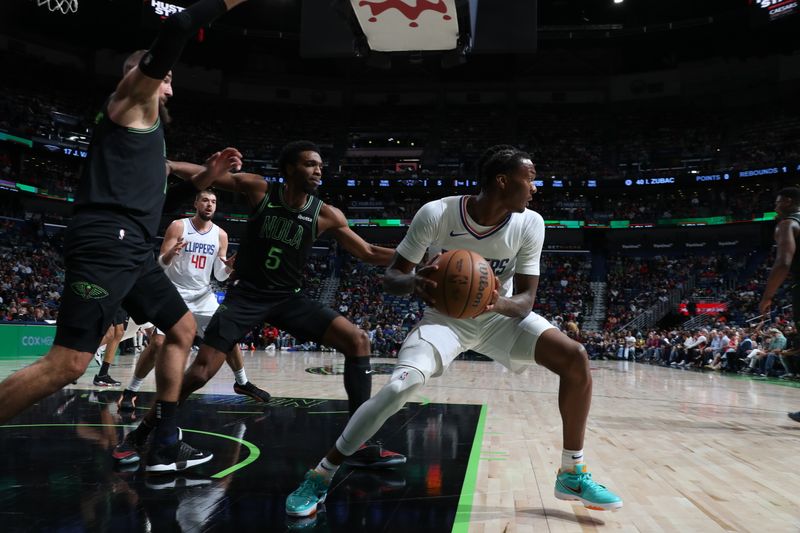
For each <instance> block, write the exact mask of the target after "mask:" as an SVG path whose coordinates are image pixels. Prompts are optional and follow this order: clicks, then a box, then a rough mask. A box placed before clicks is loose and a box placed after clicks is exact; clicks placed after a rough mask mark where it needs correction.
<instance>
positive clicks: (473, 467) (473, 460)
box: [451, 403, 486, 533]
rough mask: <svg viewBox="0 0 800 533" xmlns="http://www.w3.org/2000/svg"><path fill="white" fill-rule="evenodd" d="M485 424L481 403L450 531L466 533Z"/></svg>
mask: <svg viewBox="0 0 800 533" xmlns="http://www.w3.org/2000/svg"><path fill="white" fill-rule="evenodd" d="M485 426H486V404H485V403H484V404H481V412H480V414H479V415H478V423H477V425H476V426H475V438H474V439H473V440H472V450H471V451H470V453H469V461H468V462H467V471H466V472H465V473H464V484H463V485H462V486H461V496H459V498H458V505H457V506H456V516H455V520H454V521H453V529H452V530H451V531H452V533H467V532H468V531H469V524H470V518H471V516H472V500H473V499H474V498H475V485H476V484H477V481H478V465H479V463H480V456H481V452H482V448H483V434H484V429H485Z"/></svg>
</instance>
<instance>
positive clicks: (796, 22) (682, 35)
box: [0, 0, 800, 80]
mask: <svg viewBox="0 0 800 533" xmlns="http://www.w3.org/2000/svg"><path fill="white" fill-rule="evenodd" d="M79 1H80V9H79V12H78V13H77V14H73V15H60V14H51V13H49V12H48V11H47V10H45V9H44V8H40V7H37V6H36V3H37V2H36V1H35V0H3V2H2V3H0V33H3V34H6V35H9V36H12V37H19V38H23V39H26V40H27V39H30V38H33V39H43V40H47V41H50V42H57V43H59V44H68V45H73V46H76V47H83V48H90V49H91V48H114V49H118V50H131V49H133V48H142V47H146V46H148V45H149V43H150V42H151V40H152V38H153V36H154V34H155V31H156V30H157V27H158V26H157V23H158V18H157V17H156V18H155V22H153V20H152V19H153V17H152V16H151V17H150V18H148V17H146V16H144V15H145V14H146V13H147V12H148V11H149V13H150V15H152V10H153V8H152V7H151V5H152V4H153V2H154V1H155V0H144V1H143V2H142V1H140V0H79ZM164 1H166V0H164ZM408 1H409V2H411V0H408ZM483 1H487V0H483ZM520 1H529V0H520ZM172 2H173V3H175V4H178V5H180V4H183V5H188V4H189V3H191V0H172ZM301 2H302V0H269V1H256V0H253V1H251V2H248V3H247V4H244V5H243V6H241V7H239V8H237V10H235V11H234V12H232V13H230V14H229V15H227V16H226V18H225V19H223V20H221V21H220V22H218V23H217V24H216V25H215V26H214V27H212V28H211V30H209V31H208V32H206V33H205V34H204V35H203V42H195V43H193V44H191V45H190V46H189V48H188V49H187V52H186V54H185V55H184V60H185V61H187V62H188V63H190V64H200V65H207V66H214V67H215V68H219V65H226V67H225V68H226V69H229V70H234V71H237V72H245V73H252V74H253V75H254V76H255V77H258V76H262V75H269V74H273V73H278V74H284V73H285V74H294V73H303V72H309V71H314V72H315V73H318V75H321V76H324V77H338V78H342V77H344V78H347V79H357V78H360V77H364V76H366V77H369V78H374V77H377V78H380V79H384V78H387V79H390V78H392V77H396V76H409V75H416V74H424V75H426V76H437V77H442V78H447V79H456V80H458V79H487V78H491V79H506V78H508V77H514V76H538V75H549V74H552V75H564V74H568V75H582V76H594V75H609V74H618V73H628V72H635V71H642V70H658V69H663V68H674V67H675V66H676V65H677V64H679V63H681V62H683V61H692V60H698V59H705V58H708V57H730V58H743V57H750V56H753V55H756V56H759V55H764V56H766V55H771V54H775V53H792V52H794V51H796V50H798V49H799V48H800V44H798V39H797V38H796V36H797V35H798V34H800V15H795V16H793V17H787V19H789V20H786V21H780V22H779V23H777V24H759V23H756V22H755V19H754V17H753V13H754V11H755V9H754V7H755V6H754V5H752V3H754V2H755V0H706V1H703V2H698V1H696V0H670V1H663V0H624V1H623V2H622V3H620V4H615V3H614V1H613V0H599V1H598V0H539V3H538V28H539V32H538V43H539V46H538V48H539V50H538V52H537V53H535V54H519V55H515V54H504V55H503V56H500V57H486V56H480V55H478V54H472V55H470V56H469V57H468V61H467V62H466V64H465V65H464V66H462V67H460V68H456V69H449V70H447V71H445V69H443V68H442V67H441V63H440V59H439V57H433V58H430V57H428V56H414V55H408V54H406V55H405V56H402V57H400V56H398V57H394V58H393V60H392V63H391V69H390V70H387V71H379V70H378V69H375V68H372V67H374V66H375V65H374V64H366V67H367V68H365V61H364V60H363V59H357V58H355V57H352V58H346V59H342V58H339V59H335V60H330V61H326V60H319V59H317V60H309V59H304V58H301V57H300V54H299V47H300V38H301V12H302V9H301ZM148 8H149V9H148ZM509 31H514V28H513V26H510V27H509ZM383 66H384V67H386V65H385V64H384V65H383ZM451 70H452V71H453V72H451Z"/></svg>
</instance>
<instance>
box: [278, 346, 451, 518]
mask: <svg viewBox="0 0 800 533" xmlns="http://www.w3.org/2000/svg"><path fill="white" fill-rule="evenodd" d="M437 360H438V359H437V356H436V353H435V349H434V347H433V346H432V345H431V344H430V343H429V342H427V341H425V340H423V339H422V337H421V336H420V333H419V331H418V330H414V331H412V332H411V333H410V334H409V335H408V337H407V338H406V340H405V342H404V343H403V347H402V348H401V349H400V353H399V354H398V363H397V366H396V367H395V370H394V372H393V373H392V377H391V378H390V379H389V382H388V383H387V384H386V385H384V386H383V388H382V389H381V390H380V391H379V392H378V394H376V395H375V396H374V397H373V398H370V399H369V400H368V401H366V402H365V403H364V404H362V405H361V406H360V407H359V408H358V409H357V410H356V412H355V413H354V414H353V415H352V416H351V417H350V420H349V421H348V423H347V427H345V429H344V432H343V433H342V435H341V436H340V437H339V439H338V440H337V441H336V445H335V446H334V447H333V448H331V450H330V451H329V452H328V454H327V455H326V456H325V458H323V459H322V461H320V463H319V464H318V465H317V467H316V468H314V469H313V470H310V471H309V472H308V473H307V474H306V477H305V480H304V481H303V483H301V484H300V487H298V488H297V490H295V491H294V492H292V493H291V494H289V496H288V497H287V498H286V505H285V507H286V513H287V514H288V515H289V516H295V517H298V516H310V515H312V514H314V513H316V512H317V508H318V506H319V505H320V504H321V503H323V502H324V501H325V498H326V497H327V494H328V487H329V486H330V482H331V480H332V479H333V476H334V475H335V474H336V471H337V469H338V468H339V465H341V464H342V463H343V462H344V460H345V458H346V457H348V456H350V455H352V454H353V453H355V452H356V450H358V448H359V447H360V446H361V444H363V443H364V442H366V440H367V439H368V438H370V437H372V436H373V435H374V434H375V432H376V431H378V429H380V427H381V426H382V425H383V424H384V423H385V422H386V420H388V419H389V417H391V416H392V415H393V414H395V413H396V412H397V411H399V410H400V409H401V408H402V407H403V405H404V404H405V403H406V402H407V401H408V399H409V398H410V397H411V396H412V395H413V393H414V392H416V391H417V390H419V388H420V387H422V385H423V384H424V383H425V381H426V379H427V377H428V376H430V375H432V374H433V373H434V372H433V370H435V369H436V368H438V366H437ZM439 366H440V365H439ZM417 367H419V368H417Z"/></svg>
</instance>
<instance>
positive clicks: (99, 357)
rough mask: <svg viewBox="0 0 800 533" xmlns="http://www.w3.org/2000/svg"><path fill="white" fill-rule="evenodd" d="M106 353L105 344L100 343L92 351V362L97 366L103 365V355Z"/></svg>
mask: <svg viewBox="0 0 800 533" xmlns="http://www.w3.org/2000/svg"><path fill="white" fill-rule="evenodd" d="M105 354H106V345H105V344H104V345H102V346H101V347H99V348H98V349H97V351H96V352H94V362H95V363H97V366H103V356H104V355H105Z"/></svg>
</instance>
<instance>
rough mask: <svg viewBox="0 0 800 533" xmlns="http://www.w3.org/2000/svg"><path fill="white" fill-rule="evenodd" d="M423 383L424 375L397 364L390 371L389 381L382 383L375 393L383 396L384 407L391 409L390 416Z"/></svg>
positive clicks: (414, 369)
mask: <svg viewBox="0 0 800 533" xmlns="http://www.w3.org/2000/svg"><path fill="white" fill-rule="evenodd" d="M424 383H425V376H424V375H423V374H422V372H420V371H419V370H417V369H416V368H412V367H410V366H397V367H396V368H395V369H394V372H392V377H391V378H390V379H389V382H388V383H387V384H386V385H384V387H383V388H382V389H381V390H380V392H379V393H378V394H377V395H376V397H377V396H381V395H384V396H385V400H384V402H385V409H386V410H387V411H391V412H389V413H388V415H387V417H388V416H392V415H393V414H394V413H396V412H397V411H399V410H400V409H401V408H402V407H403V405H405V403H406V402H407V401H408V400H409V398H410V397H411V395H412V394H413V393H414V391H415V390H417V389H418V388H419V387H421V386H422V385H423V384H424Z"/></svg>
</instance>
